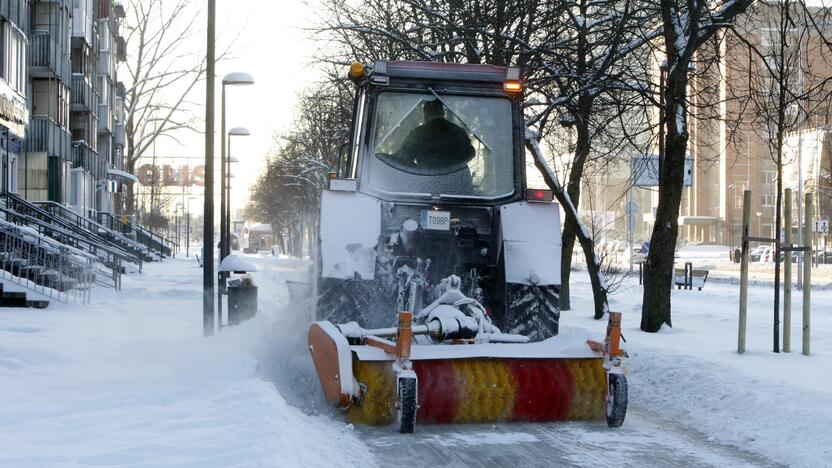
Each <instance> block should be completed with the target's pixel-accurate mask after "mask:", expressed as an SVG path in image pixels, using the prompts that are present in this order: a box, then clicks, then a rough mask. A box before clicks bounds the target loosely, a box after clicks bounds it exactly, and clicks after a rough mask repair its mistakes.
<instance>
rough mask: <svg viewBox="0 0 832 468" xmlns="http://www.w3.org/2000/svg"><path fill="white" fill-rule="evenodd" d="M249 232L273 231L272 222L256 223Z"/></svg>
mask: <svg viewBox="0 0 832 468" xmlns="http://www.w3.org/2000/svg"><path fill="white" fill-rule="evenodd" d="M248 232H272V225H271V224H255V225H254V226H251V227H250V228H248Z"/></svg>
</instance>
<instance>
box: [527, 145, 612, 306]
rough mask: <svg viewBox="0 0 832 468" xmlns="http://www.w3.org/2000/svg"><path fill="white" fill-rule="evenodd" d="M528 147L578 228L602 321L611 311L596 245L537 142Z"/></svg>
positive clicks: (562, 283) (536, 163)
mask: <svg viewBox="0 0 832 468" xmlns="http://www.w3.org/2000/svg"><path fill="white" fill-rule="evenodd" d="M526 147H527V148H528V149H529V151H531V152H532V154H533V155H534V164H535V166H537V168H538V169H539V170H540V173H541V174H542V175H543V180H545V181H546V185H548V186H549V188H551V189H552V192H554V194H555V197H556V198H557V200H558V202H560V204H561V206H562V207H563V211H564V213H566V223H570V222H571V223H572V224H573V225H574V226H576V229H575V236H576V237H577V239H578V242H579V243H580V244H581V248H582V249H583V252H584V256H585V257H586V259H587V272H588V273H589V279H590V283H591V284H592V299H593V302H594V304H595V313H594V314H593V316H594V317H595V318H596V319H600V318H602V317H603V316H604V313H606V312H607V311H608V310H609V304H608V301H607V286H606V282H605V281H604V279H603V277H602V272H601V263H600V260H599V259H598V257H597V256H596V255H595V243H594V242H593V240H592V237H591V236H590V235H589V232H588V231H586V229H582V228H581V223H580V219H579V218H578V210H577V209H576V208H575V205H574V204H573V203H572V200H571V199H570V197H569V194H568V193H567V192H565V191H564V190H563V187H562V186H561V185H560V181H558V178H557V175H556V174H555V172H554V171H553V170H551V169H550V168H549V167H548V164H547V163H546V160H545V159H544V158H543V154H542V153H541V152H540V148H539V147H538V145H537V142H536V141H532V140H526ZM564 283H565V282H564V281H563V278H561V287H563V285H564Z"/></svg>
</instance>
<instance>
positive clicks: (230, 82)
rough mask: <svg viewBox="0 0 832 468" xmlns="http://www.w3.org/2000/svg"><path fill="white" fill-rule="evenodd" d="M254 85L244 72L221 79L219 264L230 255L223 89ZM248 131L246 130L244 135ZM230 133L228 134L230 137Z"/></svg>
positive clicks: (230, 74)
mask: <svg viewBox="0 0 832 468" xmlns="http://www.w3.org/2000/svg"><path fill="white" fill-rule="evenodd" d="M253 84H254V78H252V77H251V75H249V74H248V73H244V72H233V73H229V74H227V75H225V77H223V79H222V129H221V133H220V134H221V135H222V148H221V157H220V165H221V167H222V169H221V171H220V194H221V195H220V262H222V260H223V259H224V258H225V257H226V256H227V255H228V254H229V253H230V249H229V246H230V245H231V244H230V242H229V241H228V237H229V231H228V229H227V227H228V219H226V216H228V213H229V209H228V198H227V193H228V189H227V180H226V173H227V171H228V161H227V160H226V150H225V145H226V143H225V138H226V136H225V135H226V133H225V132H226V130H225V87H226V86H250V85H253ZM236 129H237V128H234V129H232V131H234V130H236ZM247 132H248V131H247V130H246V134H248V133H247ZM230 134H231V132H229V136H230Z"/></svg>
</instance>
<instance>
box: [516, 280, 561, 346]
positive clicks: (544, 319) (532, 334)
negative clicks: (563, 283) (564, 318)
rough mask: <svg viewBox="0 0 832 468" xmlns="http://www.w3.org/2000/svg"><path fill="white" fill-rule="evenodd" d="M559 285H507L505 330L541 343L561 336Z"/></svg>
mask: <svg viewBox="0 0 832 468" xmlns="http://www.w3.org/2000/svg"><path fill="white" fill-rule="evenodd" d="M559 302H560V298H559V290H558V287H557V286H531V285H526V284H507V285H506V306H507V307H506V309H507V310H506V317H505V319H504V320H505V326H504V331H507V332H508V333H517V334H520V335H526V336H528V337H529V338H530V339H531V340H532V341H540V340H544V339H546V338H550V337H552V336H555V335H557V334H558V322H559V321H560V307H559Z"/></svg>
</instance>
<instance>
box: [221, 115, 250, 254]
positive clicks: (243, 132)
mask: <svg viewBox="0 0 832 468" xmlns="http://www.w3.org/2000/svg"><path fill="white" fill-rule="evenodd" d="M249 135H251V132H249V131H248V129H247V128H243V127H234V128H232V129H231V130H229V131H228V157H227V158H226V163H227V167H226V170H225V173H226V176H227V180H226V182H225V189H226V190H227V193H226V196H225V209H226V212H225V222H226V225H225V242H226V246H225V252H226V255H228V254H230V253H231V177H232V176H231V163H232V162H237V161H239V159H236V158H232V157H231V137H234V136H249Z"/></svg>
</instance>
